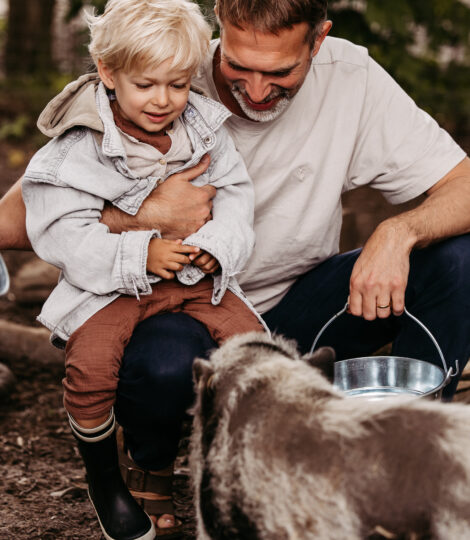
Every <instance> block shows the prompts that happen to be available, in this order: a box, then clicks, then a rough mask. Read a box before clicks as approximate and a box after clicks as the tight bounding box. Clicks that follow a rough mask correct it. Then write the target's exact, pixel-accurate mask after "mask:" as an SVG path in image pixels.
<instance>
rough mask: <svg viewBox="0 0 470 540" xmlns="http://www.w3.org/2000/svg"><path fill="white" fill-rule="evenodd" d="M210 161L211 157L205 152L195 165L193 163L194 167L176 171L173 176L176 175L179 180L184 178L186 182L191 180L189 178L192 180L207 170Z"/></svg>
mask: <svg viewBox="0 0 470 540" xmlns="http://www.w3.org/2000/svg"><path fill="white" fill-rule="evenodd" d="M210 162H211V158H210V156H209V154H206V155H205V156H202V158H201V161H200V162H199V163H198V164H197V165H194V167H191V168H189V169H186V170H185V171H183V172H181V173H176V174H175V176H178V177H179V178H180V179H181V180H186V182H191V180H194V179H195V178H197V177H198V176H200V175H201V174H203V173H205V172H206V171H207V169H208V167H209V165H210ZM214 189H215V188H214Z"/></svg>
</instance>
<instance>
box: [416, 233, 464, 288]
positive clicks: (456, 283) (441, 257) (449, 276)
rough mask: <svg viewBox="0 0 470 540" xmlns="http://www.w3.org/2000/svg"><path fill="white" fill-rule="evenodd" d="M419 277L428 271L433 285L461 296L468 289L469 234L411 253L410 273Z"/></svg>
mask: <svg viewBox="0 0 470 540" xmlns="http://www.w3.org/2000/svg"><path fill="white" fill-rule="evenodd" d="M415 262H417V263H418V264H417V267H416V271H418V272H419V274H420V276H423V275H425V274H426V273H427V272H428V271H429V272H431V274H432V280H433V283H434V284H435V285H436V286H440V287H442V288H445V289H446V290H447V291H448V292H449V293H451V292H452V291H454V292H456V293H457V294H462V293H464V292H465V291H468V290H469V289H470V234H465V235H462V236H456V237H453V238H449V239H447V240H444V241H443V242H439V243H437V244H434V245H432V246H430V247H429V248H426V249H423V250H417V251H415V252H413V254H412V258H411V272H412V273H413V271H414V270H415V268H414V263H415Z"/></svg>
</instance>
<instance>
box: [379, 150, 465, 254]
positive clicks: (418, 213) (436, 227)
mask: <svg viewBox="0 0 470 540" xmlns="http://www.w3.org/2000/svg"><path fill="white" fill-rule="evenodd" d="M379 227H382V228H395V229H396V231H397V233H398V234H400V235H402V240H403V244H404V245H403V247H404V248H405V249H408V248H409V249H412V248H414V247H418V248H420V247H425V246H427V245H429V244H432V243H433V242H437V241H439V240H443V239H445V238H449V237H451V236H457V235H460V234H465V233H468V232H470V159H469V158H466V159H465V160H463V161H462V162H461V163H460V164H459V165H457V167H455V168H454V169H453V171H451V173H449V175H446V176H445V177H444V178H443V179H442V180H441V181H439V182H438V183H437V184H436V185H435V186H434V187H432V188H431V189H430V190H429V191H428V197H427V198H426V199H425V200H424V201H423V202H422V203H421V204H420V205H419V206H417V207H416V208H414V209H413V210H410V211H408V212H404V213H403V214H399V215H397V216H394V217H392V218H390V219H389V220H386V221H385V222H383V223H382V224H381V226H379Z"/></svg>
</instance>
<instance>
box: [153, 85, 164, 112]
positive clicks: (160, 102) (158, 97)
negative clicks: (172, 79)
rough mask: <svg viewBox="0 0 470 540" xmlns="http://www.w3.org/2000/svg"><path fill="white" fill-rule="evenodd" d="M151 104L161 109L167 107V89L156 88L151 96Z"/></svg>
mask: <svg viewBox="0 0 470 540" xmlns="http://www.w3.org/2000/svg"><path fill="white" fill-rule="evenodd" d="M152 104H153V105H156V106H157V107H160V108H161V109H163V108H164V107H166V106H167V105H168V88H165V87H157V88H156V89H155V92H154V94H153V96H152Z"/></svg>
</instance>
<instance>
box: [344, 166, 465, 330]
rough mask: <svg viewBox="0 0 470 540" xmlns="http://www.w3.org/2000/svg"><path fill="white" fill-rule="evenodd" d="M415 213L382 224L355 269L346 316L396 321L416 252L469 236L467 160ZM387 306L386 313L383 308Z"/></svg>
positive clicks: (396, 217) (365, 248)
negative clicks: (439, 243) (459, 236)
mask: <svg viewBox="0 0 470 540" xmlns="http://www.w3.org/2000/svg"><path fill="white" fill-rule="evenodd" d="M426 194H427V198H426V199H425V200H424V201H423V202H422V203H421V204H420V205H419V206H417V207H416V208H414V209H412V210H409V211H407V212H404V213H403V214H399V215H397V216H394V217H392V218H389V219H387V220H385V221H384V222H382V223H381V224H380V225H379V226H378V227H377V229H376V230H375V231H374V233H373V234H372V236H371V237H370V238H369V240H368V241H367V243H366V245H365V246H364V249H363V251H362V254H361V255H360V257H359V258H358V259H357V261H356V264H355V265H354V268H353V271H352V274H351V281H350V296H349V311H350V312H351V313H352V314H353V315H357V316H362V317H364V318H365V319H367V320H373V319H375V318H376V317H379V318H385V317H388V316H389V315H390V313H393V314H394V315H400V314H401V313H402V312H403V309H404V306H405V289H406V285H407V282H408V274H409V264H410V263H409V256H410V253H411V250H412V249H414V248H422V247H426V246H428V245H429V244H432V243H433V242H437V241H439V240H443V239H444V238H449V237H451V236H457V235H459V234H466V233H469V232H470V212H469V211H468V209H469V207H470V159H469V158H468V157H466V158H465V159H463V160H462V161H461V162H460V163H459V164H458V165H456V166H455V167H454V168H453V169H452V170H451V171H449V172H448V173H447V174H446V175H445V176H444V177H443V178H441V179H440V180H439V181H438V182H436V183H435V184H434V185H433V186H432V187H431V188H430V189H429V190H428V191H427V193H426ZM385 306H387V307H385Z"/></svg>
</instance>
